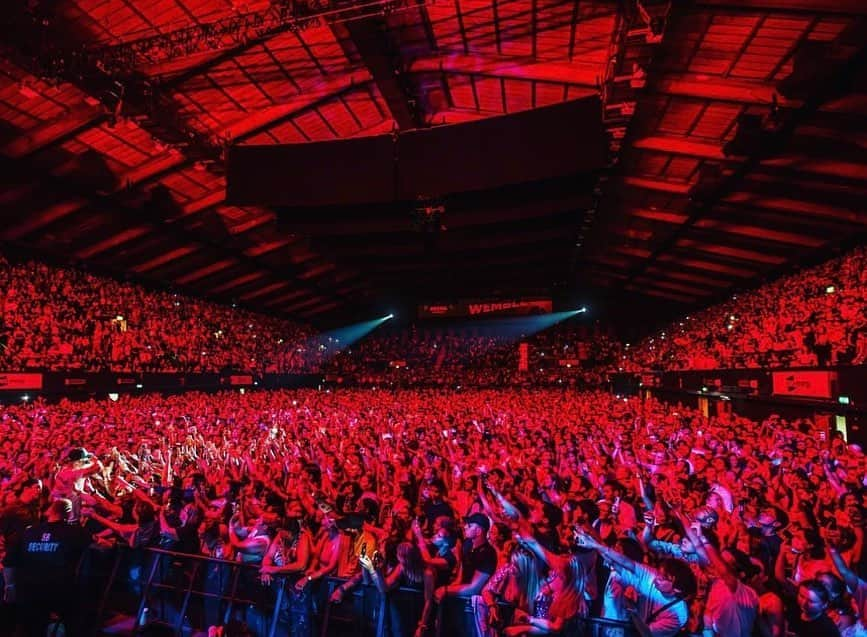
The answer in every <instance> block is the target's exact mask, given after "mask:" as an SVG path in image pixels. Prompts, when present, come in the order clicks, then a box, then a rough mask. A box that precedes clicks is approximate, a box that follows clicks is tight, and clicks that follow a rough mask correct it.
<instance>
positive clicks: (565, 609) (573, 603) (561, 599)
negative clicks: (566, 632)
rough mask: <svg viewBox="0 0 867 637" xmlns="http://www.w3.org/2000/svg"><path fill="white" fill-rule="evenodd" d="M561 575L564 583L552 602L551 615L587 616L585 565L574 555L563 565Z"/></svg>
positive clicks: (569, 617)
mask: <svg viewBox="0 0 867 637" xmlns="http://www.w3.org/2000/svg"><path fill="white" fill-rule="evenodd" d="M560 575H561V577H562V578H563V585H562V589H561V590H560V591H559V594H557V595H555V596H554V599H553V600H552V602H551V609H550V611H549V614H550V616H551V617H562V618H564V619H567V620H568V619H572V618H573V617H575V616H577V615H581V616H582V617H583V616H586V615H587V613H588V610H589V609H588V608H587V600H586V598H585V596H584V588H585V579H586V573H585V572H584V565H583V564H582V563H581V561H580V560H579V559H578V558H577V556H572V557H570V558H569V560H568V561H567V562H565V563H564V564H563V566H562V567H561V571H560Z"/></svg>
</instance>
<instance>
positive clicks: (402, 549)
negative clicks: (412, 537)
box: [397, 542, 424, 584]
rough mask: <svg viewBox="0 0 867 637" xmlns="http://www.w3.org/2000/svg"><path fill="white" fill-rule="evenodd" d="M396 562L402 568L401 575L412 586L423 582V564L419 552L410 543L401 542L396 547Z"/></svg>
mask: <svg viewBox="0 0 867 637" xmlns="http://www.w3.org/2000/svg"><path fill="white" fill-rule="evenodd" d="M397 561H398V562H399V563H400V564H401V566H402V567H403V575H404V576H405V577H406V579H407V580H408V581H410V582H412V583H413V584H421V583H422V582H423V581H424V562H423V561H422V559H421V550H420V549H419V548H418V547H417V546H416V545H415V544H413V543H412V542H401V543H400V544H398V545H397Z"/></svg>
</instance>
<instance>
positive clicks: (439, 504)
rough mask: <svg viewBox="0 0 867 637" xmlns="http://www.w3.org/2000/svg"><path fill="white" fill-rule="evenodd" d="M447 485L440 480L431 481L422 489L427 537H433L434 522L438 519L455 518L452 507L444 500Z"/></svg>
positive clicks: (422, 507)
mask: <svg viewBox="0 0 867 637" xmlns="http://www.w3.org/2000/svg"><path fill="white" fill-rule="evenodd" d="M445 491H446V485H445V484H444V483H443V481H442V480H440V479H439V478H434V479H432V480H429V481H428V482H427V484H425V486H424V487H423V488H422V499H423V502H422V506H421V509H422V513H423V514H424V517H425V535H432V534H433V532H434V522H435V521H436V519H437V518H440V517H447V518H453V517H455V512H454V510H453V509H452V507H451V505H450V504H449V503H448V502H446V501H445V500H443V496H444V495H445Z"/></svg>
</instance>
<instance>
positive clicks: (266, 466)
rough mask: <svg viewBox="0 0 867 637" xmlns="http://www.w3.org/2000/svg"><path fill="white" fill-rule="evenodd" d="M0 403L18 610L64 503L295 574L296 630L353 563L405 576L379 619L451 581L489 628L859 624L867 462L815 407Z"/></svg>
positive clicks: (103, 523) (91, 538)
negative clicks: (807, 415)
mask: <svg viewBox="0 0 867 637" xmlns="http://www.w3.org/2000/svg"><path fill="white" fill-rule="evenodd" d="M0 418H2V424H0V427H2V431H3V436H2V443H0V479H2V483H0V484H2V487H0V495H2V502H3V506H4V508H3V511H2V515H0V521H2V532H3V539H4V549H3V553H4V556H3V560H4V566H5V567H6V571H5V573H6V576H7V580H6V585H7V587H9V586H10V585H11V588H7V589H6V590H7V596H6V600H7V603H8V604H9V607H10V608H15V607H16V604H19V603H21V600H22V595H23V593H22V588H26V587H27V586H30V587H34V586H36V585H37V583H39V582H40V581H41V579H40V578H41V577H45V573H42V572H33V571H28V570H27V568H26V565H27V564H28V561H27V559H28V555H27V552H26V550H24V549H22V548H21V547H22V544H23V545H25V546H31V547H32V546H39V545H40V543H39V541H38V538H37V540H36V541H34V542H31V543H30V544H28V543H27V542H21V538H22V537H27V535H26V534H27V531H25V530H24V529H26V527H27V526H28V525H37V526H36V527H35V528H37V529H42V528H43V527H40V526H39V525H40V524H42V525H51V524H54V525H55V526H54V527H51V528H56V526H57V525H58V524H62V523H64V524H65V522H66V521H73V522H74V528H76V529H83V530H84V531H82V532H83V533H85V534H86V536H87V541H88V543H93V544H94V545H95V546H96V547H99V548H101V549H102V550H110V549H111V547H113V546H115V545H125V546H130V547H134V548H135V547H139V548H140V547H145V546H160V547H163V548H170V549H173V550H176V551H181V552H189V553H197V554H206V555H209V556H214V557H220V558H223V559H228V560H240V561H242V562H245V563H248V564H251V565H254V566H255V568H256V569H257V572H258V576H257V577H256V578H253V579H250V580H249V581H247V582H246V583H245V586H248V587H251V588H254V587H255V588H261V589H264V590H267V587H269V586H274V585H275V582H278V581H281V580H282V579H283V578H288V580H289V581H288V584H287V590H288V594H287V596H286V597H284V598H283V599H284V601H283V603H284V604H285V605H286V606H287V613H289V614H290V616H291V617H292V618H294V619H292V621H291V624H292V626H293V627H292V628H291V631H292V632H291V634H294V635H309V634H312V632H311V631H313V627H314V625H315V623H316V621H317V620H318V618H320V617H321V613H322V604H324V603H326V602H327V600H320V601H319V602H314V601H313V600H316V599H317V597H316V596H317V595H322V594H324V593H323V592H322V589H323V588H324V586H323V581H324V579H325V578H326V577H329V576H337V577H341V578H344V580H343V581H344V583H343V584H341V586H340V587H339V588H337V589H335V590H334V592H333V593H332V594H331V596H330V597H331V600H330V601H331V603H339V602H340V601H341V600H342V598H343V597H344V595H346V594H348V593H350V592H351V590H352V589H353V588H354V587H355V586H357V585H358V584H360V583H362V582H363V581H368V582H371V583H373V584H374V585H376V586H377V587H379V588H380V589H381V590H382V591H383V592H387V591H388V590H390V589H392V588H395V587H404V588H406V587H409V588H415V589H416V590H417V591H418V595H419V599H420V600H422V602H420V603H419V605H418V608H417V609H416V610H415V611H412V612H410V611H409V610H408V609H407V608H404V607H402V606H401V607H398V608H395V609H392V610H393V611H394V612H393V613H391V615H390V617H391V619H390V620H389V622H390V624H389V625H390V627H391V630H392V634H394V635H418V636H421V635H425V634H428V631H429V630H432V629H433V628H434V627H435V624H436V622H437V618H439V620H440V621H444V620H443V619H442V616H441V615H440V614H438V613H437V611H436V609H437V608H438V606H439V605H441V604H447V603H448V602H449V600H450V599H451V598H457V599H460V598H465V599H467V600H468V603H471V604H472V608H473V617H474V621H475V630H476V631H477V634H479V635H483V636H486V637H487V636H490V635H497V634H503V635H524V634H545V633H557V632H561V631H563V632H567V633H568V634H571V633H569V630H570V629H569V626H571V625H572V623H573V622H575V621H577V619H576V618H580V617H587V616H590V617H603V618H608V619H615V620H624V621H627V622H633V621H634V622H635V623H636V624H637V625H638V626H640V627H641V630H644V631H646V632H644V633H640V634H648V635H654V636H656V637H662V636H668V635H671V636H673V635H676V634H682V633H680V632H679V631H681V630H683V631H688V633H689V634H696V635H698V634H701V635H706V636H709V635H720V636H725V637H731V636H736V635H743V636H744V637H747V636H749V635H752V634H762V635H778V636H782V635H784V634H785V630H787V629H788V630H789V631H791V632H792V633H794V634H796V635H802V636H808V635H823V636H826V635H831V636H833V635H836V634H838V633H840V634H845V635H860V634H865V630H867V624H865V621H867V607H865V604H867V581H865V580H864V579H862V578H864V577H865V575H867V571H865V563H864V562H865V560H864V551H863V545H864V523H865V518H864V510H865V494H867V491H865V484H864V483H865V470H867V462H865V456H864V455H863V453H861V451H860V450H859V449H857V448H854V447H847V445H846V444H845V443H844V441H843V440H842V439H841V438H839V437H837V436H836V435H835V436H831V438H830V440H828V441H827V442H824V441H823V440H824V436H823V435H820V434H819V432H818V431H817V429H816V428H815V427H814V426H813V424H812V423H811V422H809V421H806V420H799V421H794V422H787V421H785V420H783V419H780V418H778V417H771V418H769V419H767V420H766V421H764V422H761V423H756V422H751V421H749V420H747V419H744V418H739V417H737V416H732V415H722V416H720V417H710V418H708V417H704V416H702V415H701V414H699V413H698V412H696V411H693V410H690V409H686V408H683V407H681V406H668V405H665V404H662V403H659V402H656V401H653V400H648V401H640V400H638V399H628V400H627V399H620V398H617V397H615V396H612V395H610V394H605V393H597V392H594V393H575V392H565V391H557V390H543V389H536V390H533V391H525V390H517V389H512V390H468V391H463V392H448V391H435V390H407V391H393V392H392V391H382V390H379V391H373V390H368V391H360V390H358V391H351V390H346V391H340V392H327V391H315V390H303V391H297V392H290V391H276V392H253V393H247V394H246V395H241V394H238V393H228V392H227V393H221V394H215V395H207V394H199V393H188V394H185V395H182V396H177V397H159V396H156V395H151V396H143V397H137V398H131V397H122V398H121V399H120V400H118V401H117V402H112V401H90V402H67V401H62V402H60V403H58V404H53V405H49V404H45V403H41V402H36V403H32V404H21V405H17V406H11V407H7V408H5V409H4V410H3V413H2V417H0ZM44 515H47V516H48V520H47V521H45V522H41V519H42V517H43V516H44ZM61 521H62V522H61ZM64 528H66V527H64ZM39 532H40V533H41V532H42V531H39ZM43 540H44V534H43ZM43 544H44V542H43ZM30 557H32V556H30ZM31 563H32V562H31ZM10 577H11V578H12V579H11V581H10V579H9V578H10ZM31 590H32V589H31ZM40 590H42V589H40ZM52 599H53V598H52ZM499 602H506V603H508V604H509V606H508V608H512V609H514V612H511V613H509V614H508V615H506V614H505V612H504V608H507V607H505V606H501V605H499ZM66 612H70V610H69V608H68V607H67V608H66ZM254 614H255V613H254V612H253V611H252V610H249V611H247V613H246V615H245V616H243V617H241V618H239V619H240V620H243V621H245V622H247V623H248V624H249V625H251V626H252V625H254V624H255V617H254V616H253V615H254ZM66 619H67V621H72V620H71V619H70V618H66ZM610 630H615V629H610ZM616 630H620V629H616ZM753 631H756V632H755V633H754V632H753ZM431 634H432V633H431ZM611 634H617V633H616V632H615V633H611Z"/></svg>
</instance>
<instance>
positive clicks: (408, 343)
mask: <svg viewBox="0 0 867 637" xmlns="http://www.w3.org/2000/svg"><path fill="white" fill-rule="evenodd" d="M865 309H867V252H865V250H864V249H863V248H862V249H859V250H856V251H854V252H851V253H849V254H847V255H845V256H843V257H839V258H837V259H834V260H832V261H829V262H827V263H825V264H823V265H821V266H818V267H815V268H809V269H805V270H804V271H803V272H801V273H799V274H795V275H792V276H789V277H785V278H782V279H780V280H778V281H777V282H775V283H772V284H769V285H766V286H763V287H761V288H759V289H757V290H754V291H751V292H745V293H741V294H737V295H734V296H732V298H731V299H730V300H728V301H726V302H724V303H722V304H719V305H716V306H713V307H711V308H709V309H706V310H704V311H701V312H699V313H696V314H692V315H690V316H687V317H684V318H683V319H681V320H680V321H678V322H676V323H674V324H672V325H669V326H668V327H667V328H666V329H664V330H662V331H660V332H657V333H654V334H653V335H652V336H650V337H648V338H645V339H644V340H643V341H641V342H640V343H637V344H633V345H629V344H627V345H623V344H621V343H620V342H619V341H618V340H617V339H616V338H615V337H614V336H613V335H612V334H610V333H607V332H605V331H602V330H600V329H599V328H598V327H596V328H589V327H588V326H587V324H586V322H584V321H582V320H580V319H573V320H569V321H566V322H564V323H562V324H560V325H557V326H555V327H554V328H551V329H548V330H545V331H543V332H541V333H538V334H531V335H526V336H522V335H510V336H508V337H507V336H504V335H503V334H502V333H497V331H496V327H494V328H484V327H478V326H469V327H467V326H464V327H462V328H455V327H436V326H434V327H424V326H420V327H410V328H406V329H397V328H393V329H388V328H380V330H379V331H377V332H374V333H373V334H371V335H369V336H368V337H366V338H365V339H364V340H362V341H360V342H358V343H356V344H354V345H351V346H345V345H344V344H337V343H332V342H328V341H322V342H320V341H321V337H317V335H316V334H314V333H313V332H312V331H311V330H310V329H309V328H307V327H305V326H302V325H300V324H296V323H292V322H290V321H287V320H283V319H275V318H271V317H266V316H264V315H259V314H254V313H250V312H247V311H244V310H241V309H238V308H229V307H226V306H221V305H216V304H213V303H208V302H205V301H201V300H196V299H192V298H189V297H185V296H181V295H177V294H170V293H165V292H154V291H150V290H146V289H145V288H142V287H140V286H137V285H133V284H130V283H120V282H117V281H113V280H110V279H106V278H100V277H96V276H94V275H91V274H88V273H85V272H81V271H78V270H73V269H67V268H55V267H50V266H47V265H44V264H40V263H37V262H33V261H28V262H24V263H8V262H6V261H5V260H3V259H2V257H0V368H2V369H3V370H5V371H24V370H69V369H72V370H81V371H105V370H112V371H128V372H192V373H196V372H219V371H223V370H229V369H231V370H235V371H245V372H253V373H283V372H324V373H327V374H331V375H334V376H337V377H344V378H352V379H353V380H355V381H360V382H362V383H366V384H381V385H386V386H395V387H412V386H420V385H425V386H438V385H441V386H450V387H454V386H456V385H461V384H462V385H464V386H503V385H522V384H533V385H539V384H565V385H569V386H576V385H577V386H594V385H598V384H599V383H601V382H603V381H604V380H605V374H606V373H609V372H616V371H641V370H649V369H663V370H668V369H678V370H680V369H725V368H755V367H765V368H768V367H792V366H795V367H798V366H807V367H814V366H828V365H846V364H855V365H858V364H862V363H864V362H865V361H867V312H865ZM520 342H525V343H527V345H528V351H527V353H528V356H527V361H526V362H527V369H526V370H521V369H519V360H520V353H519V345H518V344H519V343H520ZM341 348H342V349H341Z"/></svg>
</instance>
